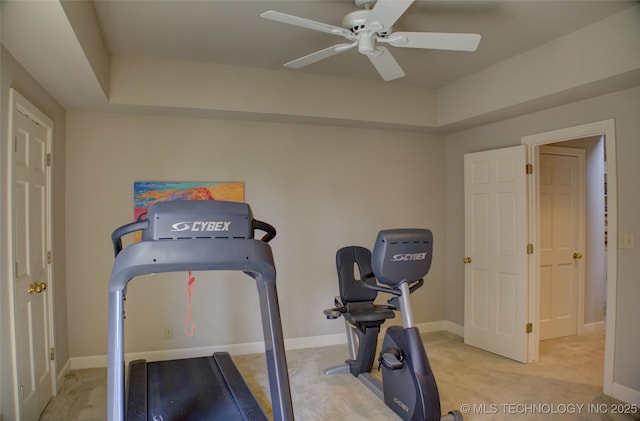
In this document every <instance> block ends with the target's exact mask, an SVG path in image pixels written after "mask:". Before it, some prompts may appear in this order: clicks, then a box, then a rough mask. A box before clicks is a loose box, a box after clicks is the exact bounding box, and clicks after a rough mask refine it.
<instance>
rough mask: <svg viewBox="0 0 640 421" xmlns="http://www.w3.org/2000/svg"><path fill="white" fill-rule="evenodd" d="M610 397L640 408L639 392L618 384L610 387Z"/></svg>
mask: <svg viewBox="0 0 640 421" xmlns="http://www.w3.org/2000/svg"><path fill="white" fill-rule="evenodd" d="M611 389H612V393H611V396H613V397H615V398H616V399H618V400H621V401H622V402H626V403H630V404H632V405H636V406H640V392H639V391H637V390H633V389H631V388H629V387H627V386H623V385H621V384H619V383H613V384H612V385H611Z"/></svg>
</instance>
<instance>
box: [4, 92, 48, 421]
mask: <svg viewBox="0 0 640 421" xmlns="http://www.w3.org/2000/svg"><path fill="white" fill-rule="evenodd" d="M8 111H9V118H8V122H9V139H8V140H9V141H8V142H7V155H6V156H7V169H8V177H7V178H8V186H7V201H6V203H7V210H8V222H9V226H13V218H14V213H15V212H14V200H13V183H14V176H15V173H14V154H13V142H14V141H13V139H14V136H15V132H14V131H15V117H16V114H15V113H17V112H21V113H23V114H25V115H27V116H28V117H29V118H30V119H31V120H33V121H35V122H36V123H37V124H38V125H40V126H41V127H43V128H44V129H45V131H46V134H47V139H46V142H47V153H48V154H51V153H52V143H53V120H52V119H50V118H49V117H47V116H46V115H45V114H44V113H43V112H42V111H40V110H39V109H38V108H37V107H36V106H35V105H33V104H32V103H31V102H29V101H28V100H27V99H26V98H25V97H23V96H22V95H21V94H20V93H19V92H17V91H16V90H15V89H14V88H10V89H9V110H8ZM52 168H53V164H51V165H49V166H48V167H47V194H46V197H45V201H46V213H47V215H46V224H47V230H46V237H47V238H46V242H47V249H48V250H50V251H51V253H52V255H53V244H52V237H53V235H52V229H53V225H52V192H51V187H52V186H51V184H52V183H51V178H52ZM13 237H14V232H13V230H12V231H11V234H10V235H8V236H7V254H8V259H7V260H8V262H13V261H14V249H13V248H14V238H13ZM13 266H14V265H13V263H10V264H9V265H7V269H6V272H7V279H9V305H10V309H9V325H10V327H11V332H10V338H11V351H12V355H11V361H12V363H13V364H12V368H11V375H12V378H13V396H14V411H15V412H14V413H15V414H16V415H17V418H18V419H20V417H21V416H22V402H21V394H20V384H19V383H20V380H19V379H20V376H19V373H18V349H17V346H18V341H17V337H18V336H17V335H18V333H19V332H18V331H17V319H16V314H15V311H16V301H15V300H16V295H17V294H16V291H15V288H14V285H15V279H14V278H15V274H14V271H13ZM47 272H48V273H47V276H48V278H49V282H48V286H47V291H48V294H46V299H47V300H48V305H47V306H48V313H49V314H48V326H47V330H48V336H49V343H50V344H51V346H54V345H55V330H54V326H55V319H54V315H55V311H54V301H55V300H54V299H53V295H54V291H55V282H54V277H53V261H52V263H51V264H48V265H47ZM57 390H58V389H57V366H56V361H55V359H54V360H53V361H52V363H51V391H52V394H53V396H55V395H56V393H57Z"/></svg>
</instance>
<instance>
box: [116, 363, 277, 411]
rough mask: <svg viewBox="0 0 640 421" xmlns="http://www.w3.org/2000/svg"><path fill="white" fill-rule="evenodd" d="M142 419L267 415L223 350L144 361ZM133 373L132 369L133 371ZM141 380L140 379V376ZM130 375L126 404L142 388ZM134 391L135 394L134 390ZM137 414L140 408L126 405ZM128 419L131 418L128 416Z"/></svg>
mask: <svg viewBox="0 0 640 421" xmlns="http://www.w3.org/2000/svg"><path fill="white" fill-rule="evenodd" d="M146 369H147V370H146V371H147V408H146V409H147V411H148V412H147V414H146V417H144V418H139V419H144V420H145V421H209V420H220V421H236V420H238V421H245V420H246V421H254V420H265V421H266V420H267V417H266V415H265V413H264V411H263V410H262V408H261V407H260V405H259V404H258V402H257V400H256V399H255V397H254V396H253V394H252V393H251V391H250V389H249V387H248V386H247V384H246V383H245V381H244V379H242V376H241V375H240V372H239V371H238V369H237V368H236V366H235V365H234V364H233V362H232V361H231V357H230V356H229V354H228V353H226V352H218V353H215V354H214V355H213V356H212V357H200V358H189V359H182V360H170V361H158V362H151V363H146ZM132 373H133V372H132ZM140 380H141V379H140ZM140 383H141V382H140V381H138V380H136V378H135V377H133V375H132V377H131V378H130V385H129V393H130V396H129V404H130V405H131V404H134V402H135V401H136V399H132V397H133V396H132V395H133V394H138V395H139V390H138V391H134V389H137V388H141V387H144V385H141V384H140ZM136 392H137V393H136ZM127 412H128V414H129V415H133V413H136V414H137V415H139V413H140V411H139V408H131V407H129V408H127ZM129 419H131V418H129Z"/></svg>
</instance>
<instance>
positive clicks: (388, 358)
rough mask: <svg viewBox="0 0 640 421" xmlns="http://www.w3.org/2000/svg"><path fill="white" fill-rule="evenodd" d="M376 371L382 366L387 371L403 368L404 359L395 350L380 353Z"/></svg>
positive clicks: (397, 350)
mask: <svg viewBox="0 0 640 421" xmlns="http://www.w3.org/2000/svg"><path fill="white" fill-rule="evenodd" d="M378 362H379V363H380V364H378V371H380V368H381V367H382V366H385V368H387V369H389V370H399V369H401V368H402V367H404V357H403V356H402V353H401V352H400V350H399V349H397V348H392V349H388V350H386V351H383V352H381V353H380V358H378Z"/></svg>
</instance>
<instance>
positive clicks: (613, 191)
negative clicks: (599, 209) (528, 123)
mask: <svg viewBox="0 0 640 421" xmlns="http://www.w3.org/2000/svg"><path fill="white" fill-rule="evenodd" d="M591 136H604V139H605V153H606V157H607V161H606V169H607V206H608V212H607V215H608V219H607V224H608V243H609V245H610V247H608V248H607V282H606V284H607V295H606V299H607V314H608V316H609V317H606V319H605V349H604V379H603V392H604V393H605V394H607V395H609V396H613V395H612V393H613V385H614V382H613V367H614V355H615V328H616V324H615V314H616V296H617V283H618V188H617V187H618V181H617V165H616V137H615V120H614V119H607V120H602V121H596V122H592V123H586V124H582V125H578V126H572V127H566V128H562V129H557V130H551V131H547V132H542V133H536V134H532V135H528V136H523V137H521V143H522V144H525V145H527V149H528V152H529V153H528V156H529V157H530V159H531V160H532V162H530V163H531V164H532V165H533V169H534V172H535V173H537V168H538V165H539V160H538V154H537V152H538V149H539V148H538V147H539V146H541V145H548V144H552V143H557V142H564V141H567V140H573V139H579V138H584V137H591ZM528 182H529V183H530V184H529V187H530V188H529V195H530V200H529V236H530V238H532V239H534V253H533V262H532V264H531V265H530V267H529V279H530V281H531V282H529V308H530V312H531V313H532V314H531V320H539V316H540V314H539V313H540V310H539V306H540V296H539V294H538V291H539V287H540V286H539V281H538V264H539V261H538V254H539V253H537V252H536V247H537V244H539V241H538V209H537V208H538V202H537V198H536V197H535V194H536V191H537V177H530V178H529V180H528ZM537 325H538V324H534V327H533V331H532V332H531V335H532V337H531V340H530V341H529V356H530V361H536V360H537V359H538V355H539V332H538V326H537Z"/></svg>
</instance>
